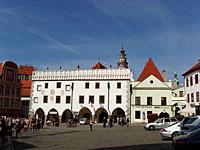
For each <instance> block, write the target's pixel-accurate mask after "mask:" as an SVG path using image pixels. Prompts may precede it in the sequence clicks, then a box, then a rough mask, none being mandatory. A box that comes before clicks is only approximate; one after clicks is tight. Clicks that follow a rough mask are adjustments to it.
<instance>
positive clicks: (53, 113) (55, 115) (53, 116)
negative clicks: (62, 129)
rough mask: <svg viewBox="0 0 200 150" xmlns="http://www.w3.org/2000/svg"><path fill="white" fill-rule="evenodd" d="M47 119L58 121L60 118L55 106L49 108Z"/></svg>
mask: <svg viewBox="0 0 200 150" xmlns="http://www.w3.org/2000/svg"><path fill="white" fill-rule="evenodd" d="M47 120H50V121H51V122H57V121H58V120H59V114H58V111H57V110H56V109H54V108H52V109H51V110H49V112H48V115H47Z"/></svg>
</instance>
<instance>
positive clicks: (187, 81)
mask: <svg viewBox="0 0 200 150" xmlns="http://www.w3.org/2000/svg"><path fill="white" fill-rule="evenodd" d="M188 86H189V80H188V78H187V79H186V87H188Z"/></svg>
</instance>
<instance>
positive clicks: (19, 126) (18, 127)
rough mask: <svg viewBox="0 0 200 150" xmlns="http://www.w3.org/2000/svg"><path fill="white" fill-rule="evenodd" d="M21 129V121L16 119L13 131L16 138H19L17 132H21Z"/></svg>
mask: <svg viewBox="0 0 200 150" xmlns="http://www.w3.org/2000/svg"><path fill="white" fill-rule="evenodd" d="M21 129H22V125H21V121H20V120H19V121H17V122H16V125H15V133H16V136H15V137H16V138H19V134H20V132H21Z"/></svg>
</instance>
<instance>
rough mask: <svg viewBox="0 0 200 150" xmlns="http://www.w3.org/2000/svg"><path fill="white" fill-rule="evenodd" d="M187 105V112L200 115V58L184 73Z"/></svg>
mask: <svg viewBox="0 0 200 150" xmlns="http://www.w3.org/2000/svg"><path fill="white" fill-rule="evenodd" d="M183 76H184V81H185V92H186V96H187V107H186V109H185V112H186V113H188V116H189V115H195V114H196V115H200V98H199V93H200V60H199V61H198V63H197V64H195V65H194V66H192V67H191V68H190V69H189V70H188V71H186V72H185V73H184V74H183Z"/></svg>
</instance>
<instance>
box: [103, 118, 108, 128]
mask: <svg viewBox="0 0 200 150" xmlns="http://www.w3.org/2000/svg"><path fill="white" fill-rule="evenodd" d="M106 122H107V119H106V117H103V127H104V128H105V127H106Z"/></svg>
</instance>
